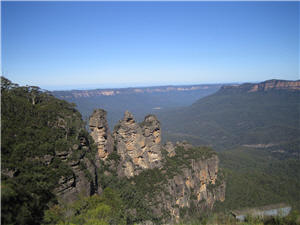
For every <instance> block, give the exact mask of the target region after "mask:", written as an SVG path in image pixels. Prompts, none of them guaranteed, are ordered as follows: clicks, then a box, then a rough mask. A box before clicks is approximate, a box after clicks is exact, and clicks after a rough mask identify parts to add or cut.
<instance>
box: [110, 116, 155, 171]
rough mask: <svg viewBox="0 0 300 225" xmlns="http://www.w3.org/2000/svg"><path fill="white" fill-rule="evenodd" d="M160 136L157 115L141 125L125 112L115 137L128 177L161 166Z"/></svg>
mask: <svg viewBox="0 0 300 225" xmlns="http://www.w3.org/2000/svg"><path fill="white" fill-rule="evenodd" d="M160 134H161V131H160V123H159V121H158V119H157V118H156V116H155V115H149V116H147V117H146V118H145V121H144V122H143V123H141V124H140V125H139V124H137V123H136V122H135V120H134V117H133V115H132V114H131V113H130V112H129V111H126V112H125V115H124V118H123V119H122V120H120V121H119V124H118V125H117V126H115V129H114V131H113V136H114V138H115V140H116V142H117V152H118V154H119V155H120V156H121V161H122V163H123V167H125V169H124V174H125V175H126V176H127V177H132V176H134V175H137V174H139V172H140V171H142V170H141V169H148V168H150V169H153V168H155V167H160V166H161V162H160V161H161V151H160V148H161V144H160V141H161V136H160Z"/></svg>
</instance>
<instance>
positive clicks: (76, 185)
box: [55, 136, 97, 202]
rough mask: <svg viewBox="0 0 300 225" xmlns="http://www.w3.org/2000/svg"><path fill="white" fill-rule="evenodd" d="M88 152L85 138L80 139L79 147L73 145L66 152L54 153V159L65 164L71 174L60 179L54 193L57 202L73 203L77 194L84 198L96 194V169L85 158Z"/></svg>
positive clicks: (88, 148)
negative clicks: (69, 168)
mask: <svg viewBox="0 0 300 225" xmlns="http://www.w3.org/2000/svg"><path fill="white" fill-rule="evenodd" d="M88 152H90V146H89V142H88V138H87V136H82V137H80V145H78V144H74V145H73V147H72V148H70V149H69V150H68V151H63V152H56V157H59V158H60V159H61V160H62V161H64V162H67V163H68V165H69V166H70V167H71V169H72V171H73V174H72V175H70V176H68V177H61V178H60V180H59V182H58V186H57V188H56V189H55V193H56V194H57V196H58V199H59V201H62V202H74V201H75V200H76V198H77V196H78V194H80V193H82V192H84V194H85V196H90V195H91V194H93V193H95V192H97V186H96V183H95V180H96V167H95V165H94V163H93V162H92V161H91V160H89V159H88V158H87V157H86V154H87V153H88Z"/></svg>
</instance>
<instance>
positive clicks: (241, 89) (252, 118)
mask: <svg viewBox="0 0 300 225" xmlns="http://www.w3.org/2000/svg"><path fill="white" fill-rule="evenodd" d="M279 83H280V82H279ZM281 83H284V81H282V82H281ZM286 83H287V82H286ZM270 84H274V85H273V87H274V88H271V85H270ZM291 84H292V85H290V86H289V85H287V84H286V85H285V86H284V85H282V88H278V86H279V87H280V85H278V82H276V81H274V80H271V81H267V82H263V83H260V84H243V85H240V86H230V87H228V86H226V87H223V88H221V89H220V90H219V91H218V92H216V93H214V94H212V95H210V96H207V97H205V98H202V99H200V100H198V101H196V102H195V103H194V104H192V105H190V106H188V107H183V108H179V109H175V110H170V111H168V112H165V113H163V114H158V115H157V116H158V118H159V119H160V121H161V122H162V131H163V132H165V133H167V135H166V136H168V137H169V139H170V137H172V136H173V137H175V138H177V139H180V137H183V136H186V135H190V138H191V139H193V138H192V137H191V136H194V137H195V139H194V141H195V142H196V143H195V144H198V142H197V139H199V138H201V139H202V142H203V140H204V141H206V142H207V143H208V144H209V145H211V146H213V147H214V148H215V149H216V150H225V149H229V148H232V147H233V146H235V145H242V146H247V147H257V148H272V149H273V150H274V151H275V150H282V148H284V151H287V152H290V153H291V154H293V153H296V152H297V150H298V146H299V145H298V143H299V141H298V140H299V99H300V98H299V81H296V82H292V83H291ZM266 86H267V87H268V88H267V89H266V88H257V87H266ZM290 87H292V88H290ZM163 139H164V133H163ZM200 144H201V143H200Z"/></svg>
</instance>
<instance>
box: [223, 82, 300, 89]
mask: <svg viewBox="0 0 300 225" xmlns="http://www.w3.org/2000/svg"><path fill="white" fill-rule="evenodd" d="M221 89H224V90H227V91H247V92H253V91H269V90H289V91H299V90H300V80H297V81H287V80H276V79H272V80H267V81H264V82H261V83H258V84H251V83H245V84H242V85H231V86H229V85H224V86H222V88H221Z"/></svg>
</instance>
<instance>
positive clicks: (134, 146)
mask: <svg viewBox="0 0 300 225" xmlns="http://www.w3.org/2000/svg"><path fill="white" fill-rule="evenodd" d="M102 118H103V120H105V117H102ZM93 121H94V117H93V116H92V117H91V118H90V125H91V124H94V122H93ZM102 124H106V122H105V121H103V122H102ZM94 131H95V129H94V130H93V131H92V133H93V132H94ZM92 137H93V138H94V140H95V142H97V137H98V136H97V135H92ZM101 137H102V136H101ZM113 137H114V141H115V147H116V149H115V153H114V154H117V155H119V157H120V160H119V161H118V164H116V161H113V160H111V161H110V159H109V157H108V158H105V157H102V158H101V159H102V160H104V164H103V165H105V166H106V167H109V168H110V171H111V169H114V170H116V172H117V174H118V176H119V178H123V179H132V181H131V183H132V184H133V185H137V186H140V187H141V188H142V189H145V190H149V192H145V193H144V198H145V201H146V202H147V203H148V204H149V206H150V209H151V210H152V213H153V214H154V215H156V216H157V217H161V216H163V215H165V214H166V212H167V214H168V215H169V216H170V217H169V218H168V220H172V221H176V222H179V219H180V214H182V213H180V212H181V211H182V210H183V209H184V208H190V207H191V206H193V207H196V208H198V209H199V210H201V209H203V208H204V207H210V208H212V207H213V205H214V203H215V202H216V201H224V200H225V186H226V185H225V181H224V180H222V179H220V178H218V163H219V159H218V156H217V155H216V154H215V153H214V151H213V150H212V149H211V148H208V147H193V146H192V145H191V144H190V143H188V142H181V143H177V144H176V145H175V146H174V145H173V144H172V143H171V142H167V143H166V145H164V146H162V145H161V128H160V122H159V121H158V119H157V118H156V116H155V115H148V116H146V117H145V120H144V122H142V123H141V124H137V123H136V121H135V119H134V117H133V115H132V114H131V113H130V112H128V111H126V112H125V114H124V118H123V119H122V120H120V121H119V124H118V125H116V126H115V128H114V131H113ZM146 171H149V173H151V171H153V173H154V174H155V177H160V179H158V180H153V179H154V178H153V176H152V175H151V176H150V177H148V178H145V177H147V175H145V172H146ZM154 171H155V172H154ZM107 173H110V172H107ZM142 173H143V175H142ZM146 174H147V173H146ZM136 175H137V176H136ZM140 176H142V177H140ZM140 179H141V180H142V181H141V180H140ZM143 179H145V180H143ZM166 221H167V220H166Z"/></svg>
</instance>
